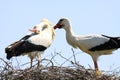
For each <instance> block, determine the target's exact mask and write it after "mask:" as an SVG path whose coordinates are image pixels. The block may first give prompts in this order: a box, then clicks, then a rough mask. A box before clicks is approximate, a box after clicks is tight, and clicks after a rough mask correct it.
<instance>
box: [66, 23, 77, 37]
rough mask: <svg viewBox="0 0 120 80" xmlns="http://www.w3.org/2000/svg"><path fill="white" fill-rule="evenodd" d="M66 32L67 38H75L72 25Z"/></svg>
mask: <svg viewBox="0 0 120 80" xmlns="http://www.w3.org/2000/svg"><path fill="white" fill-rule="evenodd" d="M65 30H66V35H67V36H75V34H74V32H73V30H72V27H71V26H70V25H69V27H67V28H66V29H65Z"/></svg>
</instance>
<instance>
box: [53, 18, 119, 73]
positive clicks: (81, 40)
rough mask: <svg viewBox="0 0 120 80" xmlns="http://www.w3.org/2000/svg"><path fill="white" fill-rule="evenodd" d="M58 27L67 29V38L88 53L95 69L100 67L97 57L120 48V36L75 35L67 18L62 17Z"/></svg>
mask: <svg viewBox="0 0 120 80" xmlns="http://www.w3.org/2000/svg"><path fill="white" fill-rule="evenodd" d="M56 28H63V29H64V30H65V31H66V40H67V42H68V43H69V44H70V45H71V46H73V47H74V48H79V49H80V50H82V51H84V52H85V53H88V54H89V55H90V56H91V57H92V59H93V62H94V66H95V70H97V71H98V70H99V69H98V65H97V59H98V57H99V56H100V55H107V54H111V53H112V51H114V50H116V49H118V48H120V37H109V36H105V35H96V34H90V35H84V36H79V35H75V34H74V32H73V31H72V27H71V24H70V21H69V20H68V19H66V18H62V19H60V20H59V21H58V23H57V24H56V25H55V26H54V29H56Z"/></svg>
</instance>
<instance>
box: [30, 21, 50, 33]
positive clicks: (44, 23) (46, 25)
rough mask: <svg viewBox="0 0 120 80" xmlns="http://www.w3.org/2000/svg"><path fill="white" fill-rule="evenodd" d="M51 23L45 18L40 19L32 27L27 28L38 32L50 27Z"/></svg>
mask: <svg viewBox="0 0 120 80" xmlns="http://www.w3.org/2000/svg"><path fill="white" fill-rule="evenodd" d="M51 26H52V24H51V23H50V22H49V21H48V20H47V19H42V20H41V22H40V23H39V24H37V25H35V26H34V27H33V29H29V31H31V32H33V33H35V34H40V33H41V32H42V31H43V30H46V29H48V28H51Z"/></svg>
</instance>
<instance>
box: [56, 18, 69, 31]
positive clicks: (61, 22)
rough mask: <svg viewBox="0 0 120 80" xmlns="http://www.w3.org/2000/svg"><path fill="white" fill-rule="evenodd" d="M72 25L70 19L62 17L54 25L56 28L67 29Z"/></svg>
mask: <svg viewBox="0 0 120 80" xmlns="http://www.w3.org/2000/svg"><path fill="white" fill-rule="evenodd" d="M69 26H70V23H69V20H68V19H67V18H61V19H60V20H59V21H58V23H57V24H56V25H55V26H54V29H56V28H59V29H61V28H64V29H66V28H67V27H69Z"/></svg>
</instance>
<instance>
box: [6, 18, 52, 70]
mask: <svg viewBox="0 0 120 80" xmlns="http://www.w3.org/2000/svg"><path fill="white" fill-rule="evenodd" d="M30 31H32V33H30V34H29V35H26V36H25V37H23V38H22V39H20V40H19V41H16V42H14V43H13V44H11V45H9V46H8V47H6V48H5V52H6V53H7V59H11V58H12V57H15V56H20V55H26V54H27V55H28V57H30V59H31V66H30V68H32V61H33V59H34V58H35V57H36V58H37V59H38V67H39V62H40V55H41V53H43V52H44V51H45V50H46V49H47V48H48V47H49V46H50V45H51V43H52V42H53V39H54V29H53V26H52V25H51V23H50V22H49V21H48V20H46V19H43V20H42V21H41V22H40V24H38V25H36V26H35V27H34V28H33V29H30Z"/></svg>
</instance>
